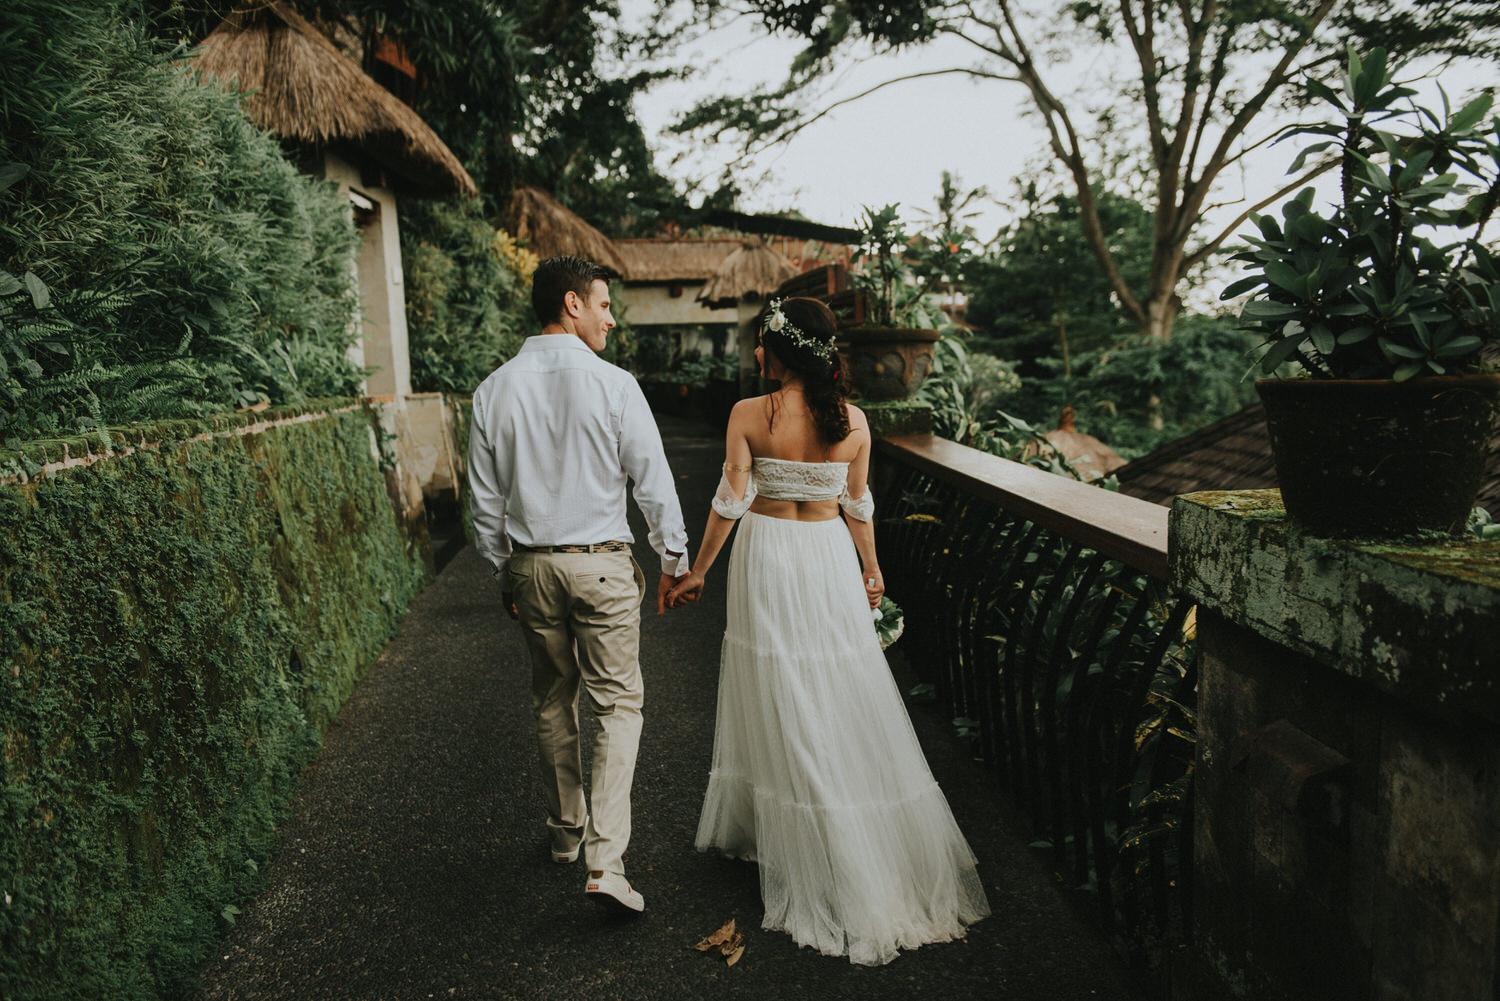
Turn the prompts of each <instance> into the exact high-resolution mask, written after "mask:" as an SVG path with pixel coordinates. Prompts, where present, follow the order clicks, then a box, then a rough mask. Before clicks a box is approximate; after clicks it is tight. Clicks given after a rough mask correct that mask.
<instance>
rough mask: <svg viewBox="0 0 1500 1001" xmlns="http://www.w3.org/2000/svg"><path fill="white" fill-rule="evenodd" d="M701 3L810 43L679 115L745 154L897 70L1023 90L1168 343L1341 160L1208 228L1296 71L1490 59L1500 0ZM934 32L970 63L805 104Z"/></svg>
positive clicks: (1097, 242)
mask: <svg viewBox="0 0 1500 1001" xmlns="http://www.w3.org/2000/svg"><path fill="white" fill-rule="evenodd" d="M698 7H699V9H700V10H701V11H702V12H704V13H705V14H706V15H708V16H714V15H717V14H720V13H722V12H723V11H725V10H737V11H740V12H742V13H748V14H751V15H754V16H755V17H757V18H759V20H760V22H761V23H762V24H763V25H764V26H765V28H766V29H767V30H769V31H772V32H778V33H790V34H793V35H797V36H801V37H803V38H805V39H806V40H807V41H808V46H807V49H806V51H805V52H804V53H803V55H802V56H801V57H800V58H798V59H796V60H795V61H794V62H793V65H792V72H791V74H790V75H789V77H788V79H787V81H786V82H785V83H784V84H783V85H782V86H780V87H779V88H776V89H772V90H765V91H761V92H757V93H755V94H752V95H749V96H748V97H747V96H732V97H724V98H716V99H713V100H709V101H705V102H703V103H702V104H701V105H699V107H697V108H696V109H694V110H693V111H692V112H691V113H689V114H688V115H687V116H685V117H684V119H683V120H682V121H681V122H680V123H679V126H678V127H679V129H680V130H682V131H684V132H694V131H698V130H705V131H709V132H712V133H713V134H715V135H717V136H724V135H730V136H737V137H739V138H741V139H742V140H743V141H744V143H745V145H746V149H747V151H753V150H756V149H759V148H762V147H763V146H765V145H769V144H772V143H775V142H779V141H782V140H784V139H786V138H788V137H790V136H791V135H793V134H794V133H796V132H797V131H799V130H801V129H802V128H805V127H806V126H807V125H808V124H810V123H811V122H814V121H816V120H818V119H819V118H820V117H822V116H823V115H824V114H826V113H827V112H828V111H829V110H831V109H832V108H833V107H837V106H838V105H840V104H845V103H848V102H849V101H853V100H858V99H860V98H863V97H865V96H867V95H869V94H871V93H874V92H875V91H878V90H880V89H882V88H884V87H887V86H891V85H893V84H896V83H900V82H902V81H907V80H912V79H916V78H920V77H934V76H943V75H955V76H967V77H970V78H974V79H978V80H986V81H995V82H1000V83H1006V84H1013V85H1019V86H1020V87H1021V88H1022V89H1023V90H1024V91H1025V93H1026V95H1027V98H1028V99H1029V102H1030V105H1031V107H1032V109H1033V110H1034V111H1035V112H1036V114H1037V116H1038V118H1039V120H1040V121H1041V123H1042V125H1043V128H1044V129H1045V132H1046V136H1047V142H1048V145H1049V147H1050V151H1051V154H1052V155H1053V157H1055V159H1056V161H1057V162H1058V164H1059V165H1060V166H1061V167H1062V169H1063V170H1064V171H1065V173H1066V174H1067V175H1068V176H1069V178H1070V180H1071V183H1072V186H1073V188H1074V191H1075V193H1076V196H1077V203H1078V220H1079V225H1080V226H1081V229H1082V234H1083V236H1084V238H1085V239H1086V240H1087V242H1088V246H1089V248H1090V250H1091V251H1092V253H1093V257H1094V259H1095V261H1096V262H1097V266H1098V268H1099V269H1100V271H1101V272H1102V274H1103V275H1104V276H1105V277H1106V278H1107V280H1108V282H1109V286H1110V288H1111V289H1112V291H1113V293H1114V295H1115V297H1116V299H1117V300H1118V302H1119V305H1120V307H1121V308H1122V309H1123V310H1124V311H1125V312H1126V314H1127V315H1128V316H1129V317H1130V319H1131V321H1132V322H1133V323H1134V324H1135V326H1136V327H1137V329H1138V330H1140V331H1141V332H1142V333H1145V334H1149V335H1152V336H1155V337H1158V338H1162V339H1165V338H1167V337H1169V336H1170V334H1171V331H1172V324H1173V321H1174V320H1175V318H1176V315H1177V312H1178V309H1179V307H1180V305H1181V299H1180V297H1179V293H1178V289H1179V286H1180V283H1181V282H1182V280H1183V278H1184V276H1185V275H1186V274H1188V273H1189V272H1190V271H1191V270H1192V269H1194V268H1196V267H1197V266H1199V265H1201V264H1203V263H1204V262H1205V261H1206V260H1208V259H1209V258H1210V257H1211V256H1212V255H1213V254H1214V253H1215V252H1216V251H1217V250H1218V249H1219V248H1220V247H1221V245H1222V244H1223V243H1224V242H1225V241H1226V240H1227V239H1229V238H1230V237H1231V236H1232V235H1233V234H1235V233H1236V232H1237V230H1238V228H1239V227H1240V226H1241V224H1242V223H1243V222H1244V221H1245V219H1246V218H1247V217H1248V215H1249V214H1250V213H1251V212H1255V211H1259V210H1261V209H1264V208H1265V207H1266V206H1268V205H1270V204H1272V203H1273V202H1276V201H1278V200H1280V199H1282V198H1284V197H1286V196H1287V195H1288V194H1290V193H1291V192H1293V191H1296V190H1297V189H1299V188H1301V187H1303V186H1304V185H1305V184H1306V183H1307V182H1308V181H1309V180H1311V179H1312V178H1314V177H1316V176H1317V175H1318V174H1320V173H1322V172H1323V171H1325V170H1327V169H1329V168H1330V167H1331V166H1332V165H1333V164H1332V162H1331V161H1322V162H1315V163H1311V164H1308V165H1305V166H1304V169H1303V170H1302V171H1301V172H1300V173H1299V174H1298V176H1296V177H1292V178H1288V179H1286V180H1285V181H1284V183H1280V184H1277V185H1275V186H1273V188H1274V189H1273V190H1263V191H1259V192H1254V193H1252V194H1251V195H1250V196H1249V199H1248V204H1246V205H1245V206H1244V210H1243V211H1242V212H1240V213H1239V214H1238V215H1237V216H1236V217H1235V218H1233V219H1232V220H1231V221H1230V222H1229V223H1228V224H1227V225H1225V226H1223V227H1222V228H1220V229H1218V230H1217V231H1215V232H1202V233H1200V230H1201V229H1203V220H1204V216H1205V214H1206V213H1208V212H1210V211H1211V210H1214V209H1216V208H1220V207H1222V206H1220V205H1217V204H1215V198H1216V197H1222V196H1220V195H1219V194H1218V193H1219V192H1220V191H1221V189H1222V188H1223V187H1224V181H1225V179H1226V175H1228V174H1229V173H1230V172H1232V171H1233V170H1234V169H1235V168H1236V167H1237V166H1238V165H1240V164H1242V163H1243V161H1244V160H1245V158H1246V157H1247V156H1248V155H1250V154H1251V153H1252V152H1253V151H1254V150H1256V149H1257V148H1259V147H1261V146H1264V145H1265V144H1266V143H1267V142H1269V141H1270V139H1271V138H1272V137H1273V135H1274V121H1273V120H1274V119H1275V118H1276V117H1277V116H1276V114H1275V113H1276V112H1278V111H1285V110H1289V109H1293V108H1295V106H1296V104H1297V103H1298V101H1299V99H1300V98H1301V88H1300V87H1299V84H1300V82H1301V81H1303V80H1305V79H1307V78H1314V79H1324V78H1331V77H1332V76H1333V75H1334V74H1336V73H1337V71H1338V69H1339V67H1340V65H1341V64H1342V63H1341V59H1342V53H1343V51H1344V47H1345V45H1346V44H1349V43H1354V44H1356V45H1360V46H1366V45H1368V46H1371V47H1373V46H1374V45H1377V44H1381V45H1385V46H1387V47H1388V48H1391V49H1393V50H1395V51H1397V52H1400V53H1401V54H1402V55H1403V56H1405V57H1416V56H1431V57H1434V58H1435V59H1436V60H1438V61H1439V63H1442V62H1444V61H1451V60H1459V59H1470V60H1489V61H1493V60H1494V59H1495V58H1496V57H1497V56H1500V4H1496V3H1494V2H1493V0H1394V2H1393V0H1171V2H1168V0H1109V2H1106V0H1054V2H1051V3H1035V2H1034V3H1027V2H1025V0H960V2H951V3H934V2H930V0H796V2H790V3H788V2H779V0H698ZM937 39H951V40H956V41H957V42H959V43H962V44H964V45H966V46H967V47H968V48H969V49H970V50H971V53H972V55H973V57H974V59H975V61H974V62H971V63H968V64H966V65H961V66H954V67H951V68H942V69H932V70H923V71H919V72H913V73H896V74H894V75H892V76H891V77H890V78H888V79H886V80H884V81H882V82H881V83H879V84H877V85H876V86H874V87H871V88H869V89H868V90H866V91H864V92H863V93H861V94H858V95H855V96H853V97H849V98H845V99H843V100H840V101H837V102H833V103H832V104H825V105H823V106H822V107H818V106H816V105H812V106H811V107H810V108H809V107H808V105H807V103H806V95H807V93H808V91H809V89H810V88H813V87H814V86H815V85H816V84H818V83H819V82H820V81H823V80H824V79H825V78H826V76H827V74H828V73H829V72H830V71H831V70H832V69H833V68H834V67H835V66H837V65H847V64H848V60H849V59H850V58H851V56H855V55H861V54H868V53H871V52H873V53H875V54H877V55H878V54H882V53H890V52H894V51H897V50H902V49H905V48H908V47H912V46H919V45H923V44H925V43H929V42H932V41H934V40H937ZM1117 58H1118V59H1121V60H1122V62H1123V64H1124V66H1123V68H1122V74H1128V77H1126V76H1122V80H1121V83H1120V87H1119V92H1118V94H1117V95H1116V97H1115V99H1114V100H1112V101H1106V102H1105V104H1104V105H1103V106H1102V107H1101V106H1100V105H1099V104H1098V102H1099V100H1100V95H1098V94H1081V93H1078V92H1071V93H1070V92H1066V91H1064V90H1062V89H1061V88H1060V85H1059V84H1060V81H1061V80H1063V79H1065V72H1064V70H1063V68H1062V67H1063V66H1064V64H1066V63H1068V62H1069V61H1070V60H1071V61H1072V62H1074V63H1075V64H1077V63H1089V64H1092V63H1095V62H1099V63H1108V62H1109V61H1110V60H1113V59H1117ZM1074 75H1075V77H1076V76H1077V74H1076V73H1075V74H1074ZM1119 123H1130V127H1128V128H1122V127H1121V125H1120V124H1119ZM1131 129H1134V130H1135V131H1138V132H1139V133H1140V134H1141V135H1143V136H1144V142H1145V151H1144V159H1145V171H1146V173H1147V176H1148V181H1149V187H1150V191H1149V198H1150V202H1151V211H1152V220H1153V221H1152V245H1151V253H1150V264H1149V267H1148V268H1147V269H1146V273H1145V274H1144V275H1143V276H1142V277H1141V278H1140V279H1139V280H1132V279H1131V276H1130V275H1129V274H1128V272H1127V269H1126V268H1125V267H1124V266H1123V265H1122V263H1121V260H1120V257H1119V255H1118V254H1117V253H1116V252H1115V251H1114V250H1113V249H1112V248H1111V247H1110V241H1109V236H1108V230H1107V227H1106V225H1105V221H1104V219H1103V218H1102V211H1101V208H1100V205H1101V195H1102V193H1103V192H1104V191H1105V190H1106V182H1105V180H1104V168H1105V166H1106V160H1107V158H1108V156H1109V150H1110V148H1111V147H1112V146H1113V145H1115V144H1117V143H1118V142H1120V141H1121V138H1122V134H1123V135H1127V136H1128V134H1130V132H1131Z"/></svg>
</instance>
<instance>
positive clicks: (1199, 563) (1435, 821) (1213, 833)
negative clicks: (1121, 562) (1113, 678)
mask: <svg viewBox="0 0 1500 1001" xmlns="http://www.w3.org/2000/svg"><path fill="white" fill-rule="evenodd" d="M1169 558H1170V563H1171V578H1172V583H1173V585H1174V587H1176V588H1179V589H1181V590H1182V591H1184V592H1185V593H1187V594H1188V595H1189V596H1191V597H1192V598H1193V599H1194V600H1196V601H1197V602H1198V618H1197V622H1198V651H1199V654H1198V655H1199V671H1200V675H1199V686H1198V717H1197V721H1198V752H1197V767H1196V770H1195V773H1194V814H1195V815H1194V844H1193V855H1194V859H1193V875H1192V878H1193V904H1194V922H1193V946H1192V961H1191V962H1190V964H1189V965H1190V966H1191V967H1192V969H1191V970H1190V971H1187V973H1188V980H1189V982H1190V983H1191V984H1192V989H1191V990H1190V991H1189V992H1188V994H1187V995H1186V996H1191V997H1192V998H1194V999H1195V1001H1207V999H1214V998H1230V997H1234V998H1253V999H1256V1001H1279V999H1307V1001H1314V999H1316V1001H1330V999H1342V998H1351V999H1366V998H1371V999H1374V998H1379V999H1382V1001H1386V999H1389V1001H1394V999H1410V1001H1426V999H1437V998H1455V999H1456V998H1494V997H1495V996H1496V986H1497V974H1500V965H1497V961H1496V951H1497V950H1496V947H1497V942H1500V739H1497V735H1500V729H1497V725H1496V724H1497V723H1500V542H1497V541H1487V542H1480V541H1478V540H1476V539H1467V540H1464V539H1452V540H1435V541H1432V542H1428V543H1424V544H1411V545H1394V544H1371V543H1360V542H1353V541H1340V542H1334V541H1329V540H1326V539H1321V538H1315V537H1312V536H1309V535H1306V534H1305V533H1303V532H1302V531H1301V530H1300V529H1298V528H1297V527H1296V526H1294V525H1291V524H1290V523H1289V522H1288V521H1287V520H1286V517H1285V514H1284V512H1283V511H1282V509H1281V506H1280V494H1279V492H1277V491H1241V492H1222V493H1199V494H1191V495H1188V496H1185V497H1179V498H1177V500H1176V502H1175V503H1174V505H1173V508H1172V519H1171V540H1170V557H1169Z"/></svg>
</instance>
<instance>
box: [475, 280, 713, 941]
mask: <svg viewBox="0 0 1500 1001" xmlns="http://www.w3.org/2000/svg"><path fill="white" fill-rule="evenodd" d="M610 277H611V272H609V271H608V270H606V269H604V268H600V267H598V266H597V265H594V264H592V263H590V262H588V261H585V260H581V259H580V258H577V257H553V258H549V259H547V260H545V261H543V262H542V263H541V264H540V265H538V267H537V269H536V274H535V276H534V277H533V278H532V290H531V303H532V308H533V309H534V310H535V312H536V315H537V319H538V320H539V321H541V323H542V324H543V326H542V332H541V333H540V334H538V335H535V336H533V337H530V338H528V339H527V340H526V343H525V345H524V346H522V348H521V350H520V352H519V353H517V355H516V356H515V357H514V358H513V359H511V360H510V361H508V362H506V363H505V364H504V365H502V366H500V367H499V368H498V369H496V370H495V371H494V372H492V373H491V374H490V376H489V378H487V379H485V380H484V382H483V383H482V384H481V385H480V386H479V388H478V389H477V390H475V392H474V416H473V423H472V426H471V428H470V439H469V485H470V488H471V490H472V495H473V514H474V535H475V545H476V546H477V548H478V550H479V552H480V554H481V555H482V556H484V557H485V558H486V559H488V560H489V561H490V562H491V563H493V564H494V566H495V574H496V576H497V577H499V578H500V581H501V587H502V594H501V597H502V601H503V602H504V605H505V608H506V611H507V612H509V614H510V617H511V618H513V619H519V620H520V623H521V626H522V628H523V629H524V630H525V633H526V641H527V645H528V646H529V648H530V651H531V663H532V685H531V691H532V709H533V712H534V713H535V714H536V720H537V743H538V745H539V747H540V751H541V760H542V782H543V784H544V786H545V790H546V795H547V810H548V817H547V827H548V832H549V836H550V838H551V848H552V860H553V861H554V862H560V863H566V862H572V861H574V860H575V859H577V858H578V855H579V852H580V850H582V851H583V852H585V853H586V854H587V864H588V868H589V875H588V881H587V882H586V883H585V885H584V892H585V893H587V894H588V895H589V896H590V897H591V898H592V899H594V900H597V901H599V902H600V903H603V904H606V905H607V906H611V907H614V908H617V909H621V910H625V911H632V912H634V911H640V910H642V909H643V908H644V907H645V900H644V899H643V898H642V896H641V895H640V894H639V893H638V892H636V890H635V889H634V888H632V887H631V885H630V883H629V881H628V880H626V878H625V863H624V855H625V846H626V843H627V842H628V841H629V840H630V786H631V782H632V780H633V778H634V775H635V760H636V749H637V747H638V745H639V742H640V732H641V703H642V695H643V688H642V683H641V669H640V661H639V656H638V652H639V646H640V624H641V622H640V619H641V607H640V606H641V598H642V597H643V595H644V593H645V578H644V577H643V575H642V573H641V568H640V567H639V566H637V565H636V562H635V560H634V559H633V558H632V557H631V555H630V546H629V543H630V542H632V541H634V540H633V539H632V536H631V533H630V529H629V527H628V526H627V524H626V518H625V487H626V481H627V479H628V480H630V481H633V482H634V484H635V485H634V490H633V492H634V495H635V500H636V504H637V505H639V507H640V509H641V512H642V513H643V514H644V515H645V516H646V523H647V525H648V526H649V528H650V542H651V548H652V549H654V550H655V551H656V553H657V555H658V556H659V557H660V558H661V568H662V573H661V579H660V580H659V581H658V583H657V588H656V608H657V614H661V612H662V611H663V610H664V598H665V595H666V593H667V591H668V590H669V589H670V588H671V587H672V585H673V583H674V582H675V578H677V577H680V576H683V575H685V574H686V573H687V572H688V568H689V562H688V560H687V532H686V531H685V529H684V528H683V523H682V510H681V508H680V507H679V506H678V503H677V494H676V491H675V487H674V480H673V479H672V472H671V470H670V469H668V468H667V459H666V455H665V453H664V452H663V451H662V444H661V435H660V434H659V433H658V431H657V429H656V422H655V420H654V419H653V418H652V416H651V410H650V408H649V407H648V406H647V404H646V397H645V394H644V393H642V392H641V388H640V386H639V385H638V384H637V383H636V381H635V379H634V378H633V377H632V376H631V375H630V374H629V373H627V372H625V371H623V370H622V369H619V368H616V367H615V366H614V365H611V364H609V363H608V362H606V361H604V360H603V359H600V358H598V357H596V353H597V352H599V351H602V350H603V349H604V344H605V341H606V339H607V338H608V336H609V332H610V330H611V329H612V328H613V327H614V325H615V320H614V317H613V316H611V315H610V311H609V284H608V279H609V278H610ZM580 681H581V682H582V684H583V687H584V688H586V689H587V690H588V694H589V700H590V702H591V703H592V705H593V709H594V714H595V715H596V716H597V717H598V720H599V724H600V727H599V734H598V737H597V738H596V740H595V743H594V760H593V783H592V786H593V790H592V792H593V795H592V797H591V798H592V801H593V802H592V809H589V808H588V807H587V806H586V805H585V803H584V796H583V785H582V764H581V759H580V749H579V735H578V694H579V682H580Z"/></svg>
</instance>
